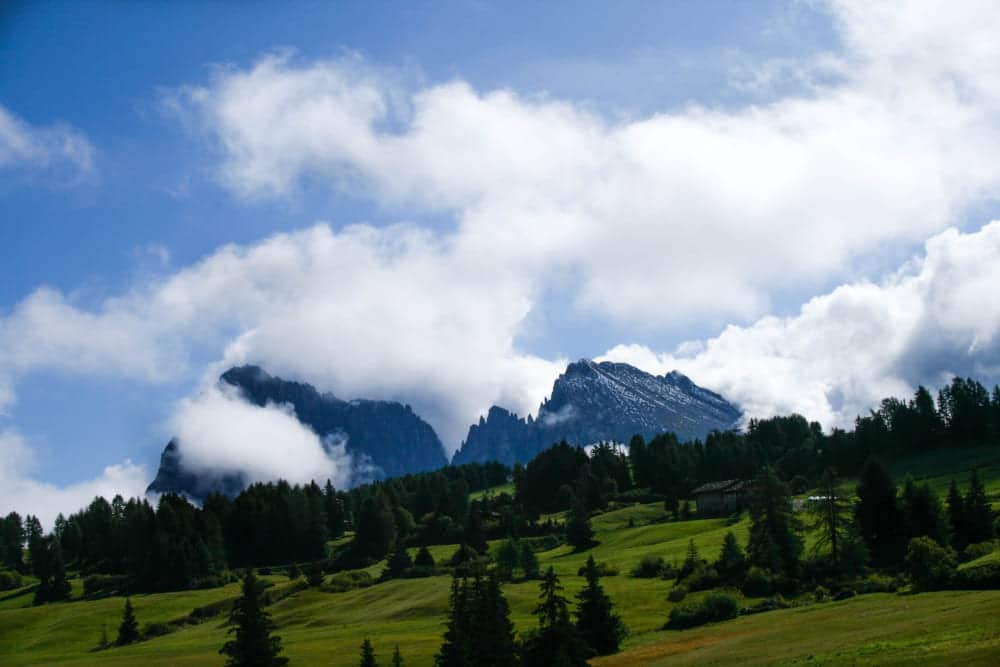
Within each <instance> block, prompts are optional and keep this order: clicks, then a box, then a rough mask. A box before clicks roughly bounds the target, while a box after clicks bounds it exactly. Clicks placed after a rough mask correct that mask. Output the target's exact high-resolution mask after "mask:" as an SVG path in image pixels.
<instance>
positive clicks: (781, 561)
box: [747, 467, 802, 576]
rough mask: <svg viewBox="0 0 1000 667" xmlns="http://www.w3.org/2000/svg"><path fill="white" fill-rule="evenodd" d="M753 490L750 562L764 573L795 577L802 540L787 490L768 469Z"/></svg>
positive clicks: (748, 548) (757, 480)
mask: <svg viewBox="0 0 1000 667" xmlns="http://www.w3.org/2000/svg"><path fill="white" fill-rule="evenodd" d="M754 486H755V488H754V497H753V501H752V503H751V505H750V541H749V543H748V544H747V554H748V557H749V561H750V563H751V564H753V565H756V566H757V567H760V568H763V569H765V570H770V571H772V572H776V573H783V574H788V575H793V576H794V575H795V573H796V571H797V570H798V567H799V558H800V556H801V555H802V538H801V537H800V536H799V534H798V531H799V522H798V519H797V518H796V517H795V515H794V514H793V512H792V503H791V499H790V498H789V496H788V489H787V487H785V485H784V484H783V483H782V482H781V480H780V479H778V476H777V475H776V474H775V473H774V471H773V470H772V469H771V468H769V467H768V468H764V470H763V471H761V474H760V475H758V477H757V479H756V481H755V483H754Z"/></svg>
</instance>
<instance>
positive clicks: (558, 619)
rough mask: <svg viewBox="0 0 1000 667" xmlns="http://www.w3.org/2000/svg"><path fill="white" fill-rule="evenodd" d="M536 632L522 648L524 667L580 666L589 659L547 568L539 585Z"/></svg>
mask: <svg viewBox="0 0 1000 667" xmlns="http://www.w3.org/2000/svg"><path fill="white" fill-rule="evenodd" d="M540 589H541V594H540V595H539V603H538V606H537V607H535V612H534V613H535V616H537V617H538V631H537V632H536V633H535V634H534V635H532V636H531V637H530V638H529V639H528V641H527V642H526V644H525V647H524V662H523V664H524V667H552V666H554V665H558V666H559V667H583V666H584V665H586V664H587V658H588V657H589V655H588V653H589V650H588V648H589V647H588V646H587V645H586V644H585V643H584V642H583V641H582V640H581V639H580V636H579V634H578V633H577V630H576V626H574V625H573V623H572V622H571V621H570V618H569V610H568V608H567V604H566V598H564V597H563V596H562V595H560V593H559V592H560V591H561V590H562V586H560V585H559V577H557V576H556V573H555V570H553V569H552V568H551V567H550V568H549V569H548V570H546V572H545V576H544V577H543V578H542V582H541V585H540Z"/></svg>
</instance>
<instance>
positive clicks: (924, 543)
mask: <svg viewBox="0 0 1000 667" xmlns="http://www.w3.org/2000/svg"><path fill="white" fill-rule="evenodd" d="M906 567H907V569H908V570H909V573H910V580H911V581H912V582H913V586H914V588H916V589H917V590H923V591H933V590H939V589H942V588H945V587H947V586H948V584H949V583H950V582H951V579H952V577H954V576H955V572H956V570H957V569H958V558H957V557H956V556H955V552H954V551H952V550H951V549H949V548H946V547H942V546H941V545H940V544H938V543H937V542H935V541H934V540H932V539H931V538H929V537H915V538H913V539H912V540H910V545H909V547H907V549H906Z"/></svg>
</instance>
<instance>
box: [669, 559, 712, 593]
mask: <svg viewBox="0 0 1000 667" xmlns="http://www.w3.org/2000/svg"><path fill="white" fill-rule="evenodd" d="M679 583H682V584H684V585H685V586H686V587H687V589H688V590H689V591H707V590H708V589H710V588H715V587H716V586H718V585H719V574H718V573H717V572H716V571H715V568H713V567H709V566H708V565H706V564H705V563H704V562H698V563H697V564H696V565H695V566H694V569H693V570H691V572H690V574H688V576H686V577H684V578H683V579H682V580H681V581H680V582H679Z"/></svg>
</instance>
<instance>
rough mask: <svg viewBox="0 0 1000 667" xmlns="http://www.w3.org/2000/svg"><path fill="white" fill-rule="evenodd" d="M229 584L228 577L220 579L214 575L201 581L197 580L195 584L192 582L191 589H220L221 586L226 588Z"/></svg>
mask: <svg viewBox="0 0 1000 667" xmlns="http://www.w3.org/2000/svg"><path fill="white" fill-rule="evenodd" d="M228 583H229V578H228V577H220V576H218V575H214V574H213V575H209V576H207V577H202V578H201V579H195V580H194V582H192V586H191V587H192V588H197V589H201V590H204V589H206V588H219V587H220V586H225V585H226V584H228Z"/></svg>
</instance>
